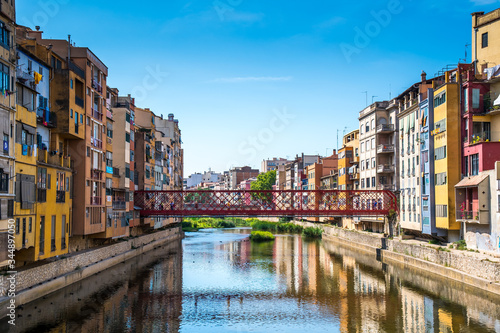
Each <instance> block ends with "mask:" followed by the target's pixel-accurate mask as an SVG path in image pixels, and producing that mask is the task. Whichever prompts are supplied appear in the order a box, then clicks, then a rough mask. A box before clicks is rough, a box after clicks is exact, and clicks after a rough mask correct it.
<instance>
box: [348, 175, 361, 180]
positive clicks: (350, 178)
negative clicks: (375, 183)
mask: <svg viewBox="0 0 500 333" xmlns="http://www.w3.org/2000/svg"><path fill="white" fill-rule="evenodd" d="M349 180H359V173H353V174H349Z"/></svg>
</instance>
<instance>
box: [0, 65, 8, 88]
mask: <svg viewBox="0 0 500 333" xmlns="http://www.w3.org/2000/svg"><path fill="white" fill-rule="evenodd" d="M0 74H1V76H2V81H1V82H0V90H9V88H10V68H9V66H7V65H4V64H3V63H0Z"/></svg>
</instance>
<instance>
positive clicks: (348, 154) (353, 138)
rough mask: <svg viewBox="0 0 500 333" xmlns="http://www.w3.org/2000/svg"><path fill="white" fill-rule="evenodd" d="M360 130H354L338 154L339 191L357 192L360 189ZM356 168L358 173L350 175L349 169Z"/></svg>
mask: <svg viewBox="0 0 500 333" xmlns="http://www.w3.org/2000/svg"><path fill="white" fill-rule="evenodd" d="M358 164H359V129H357V130H354V131H352V132H350V133H348V134H346V135H344V138H343V139H342V148H340V149H339V153H338V170H339V174H338V189H339V190H355V189H358V187H359V173H358V172H357V171H358V170H357V165H358ZM353 166H354V167H355V169H356V172H355V173H353V174H349V168H351V167H353Z"/></svg>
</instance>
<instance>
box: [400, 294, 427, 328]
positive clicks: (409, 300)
mask: <svg viewBox="0 0 500 333" xmlns="http://www.w3.org/2000/svg"><path fill="white" fill-rule="evenodd" d="M401 304H402V310H403V313H402V317H403V329H404V332H409V333H420V332H425V330H426V322H425V319H426V315H425V314H426V313H425V311H426V310H428V309H427V308H426V306H425V297H424V296H422V295H421V294H418V293H416V292H414V291H411V290H410V289H408V288H406V287H404V286H403V287H401ZM430 310H431V311H432V312H431V314H432V313H433V309H432V308H431V309H430Z"/></svg>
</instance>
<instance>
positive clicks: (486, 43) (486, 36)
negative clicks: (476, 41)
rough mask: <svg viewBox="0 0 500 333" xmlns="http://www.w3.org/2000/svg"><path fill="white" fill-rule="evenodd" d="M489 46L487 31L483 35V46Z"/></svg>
mask: <svg viewBox="0 0 500 333" xmlns="http://www.w3.org/2000/svg"><path fill="white" fill-rule="evenodd" d="M485 47H488V33H487V32H485V33H484V34H482V35H481V48H485Z"/></svg>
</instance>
